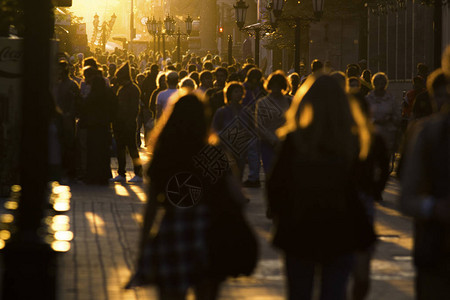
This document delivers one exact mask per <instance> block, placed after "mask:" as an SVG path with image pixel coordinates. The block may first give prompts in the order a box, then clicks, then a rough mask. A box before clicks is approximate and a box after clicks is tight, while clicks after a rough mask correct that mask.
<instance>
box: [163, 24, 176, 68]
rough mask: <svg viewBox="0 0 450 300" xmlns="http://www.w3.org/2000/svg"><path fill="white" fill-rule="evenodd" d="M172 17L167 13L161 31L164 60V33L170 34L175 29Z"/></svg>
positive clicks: (164, 56) (164, 57)
mask: <svg viewBox="0 0 450 300" xmlns="http://www.w3.org/2000/svg"><path fill="white" fill-rule="evenodd" d="M174 27H175V24H174V19H173V18H171V17H170V16H169V15H167V16H166V18H165V19H164V28H165V30H163V31H162V33H161V35H162V47H163V59H164V60H166V35H172V34H173V32H174V31H175V29H174Z"/></svg>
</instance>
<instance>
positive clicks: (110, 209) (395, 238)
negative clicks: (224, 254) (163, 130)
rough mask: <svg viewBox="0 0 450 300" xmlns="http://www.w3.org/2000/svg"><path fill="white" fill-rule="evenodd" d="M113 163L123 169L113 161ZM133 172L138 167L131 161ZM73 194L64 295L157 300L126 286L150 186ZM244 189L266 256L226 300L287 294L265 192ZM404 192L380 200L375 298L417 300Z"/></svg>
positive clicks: (392, 186) (393, 189)
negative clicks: (399, 203) (400, 204)
mask: <svg viewBox="0 0 450 300" xmlns="http://www.w3.org/2000/svg"><path fill="white" fill-rule="evenodd" d="M141 155H144V154H143V152H142V153H141ZM112 166H113V168H115V167H116V164H115V162H114V160H113V163H112ZM128 169H129V170H131V169H132V168H131V166H130V165H129V166H128ZM129 173H130V172H129ZM131 175H132V174H128V176H131ZM71 191H72V200H71V210H70V212H69V213H68V215H69V216H70V219H71V230H72V231H73V233H74V239H73V241H72V243H71V249H70V251H69V252H67V253H65V254H63V255H61V257H60V260H59V276H58V278H59V283H58V286H59V290H58V294H59V299H64V300H88V299H95V300H102V299H105V300H116V299H117V300H118V299H120V300H131V299H133V300H134V299H156V294H155V291H154V289H152V288H139V289H134V290H125V289H124V288H123V287H124V285H125V284H126V282H127V280H128V279H129V277H130V275H131V273H132V270H134V267H135V266H134V264H135V258H136V255H137V249H136V246H137V241H138V234H139V223H140V222H141V221H142V214H141V213H142V210H143V207H144V203H145V185H144V184H137V185H136V184H135V185H131V184H119V183H116V184H110V185H109V186H88V185H82V184H73V185H71ZM245 192H246V193H247V195H248V197H249V198H250V199H251V201H250V203H249V204H248V207H247V210H246V212H247V215H248V217H249V220H250V222H251V224H252V225H253V227H254V229H255V232H256V233H257V234H258V237H259V241H260V245H261V258H260V261H259V264H258V267H257V270H256V272H255V274H254V275H253V276H252V277H246V278H238V279H231V280H228V281H227V282H226V283H225V285H224V286H223V288H222V291H221V296H220V299H221V300H224V299H239V300H240V299H242V300H250V299H251V300H266V299H267V300H269V299H270V300H279V299H284V298H285V297H284V291H285V289H284V276H283V270H282V263H281V260H280V258H281V257H280V255H279V254H278V253H277V252H276V251H275V250H274V249H273V248H272V247H271V246H270V244H269V240H270V227H271V223H270V221H269V220H267V219H266V217H265V204H264V198H263V189H262V188H260V189H246V190H245ZM398 194H399V186H398V183H397V182H396V180H395V179H393V178H392V179H391V180H390V181H389V184H388V186H387V187H386V190H385V193H384V199H385V201H384V203H383V204H382V205H377V216H376V228H377V233H378V234H379V235H380V240H379V242H378V244H377V247H376V251H375V254H374V259H373V261H372V274H371V279H372V289H371V292H370V295H369V297H368V299H369V300H374V299H387V300H389V299H395V300H410V299H413V277H414V270H413V268H412V266H411V256H410V255H411V246H412V240H411V221H410V219H409V218H407V217H404V216H402V215H401V214H400V213H399V212H398V210H397V209H396V198H397V196H398ZM342 234H345V233H344V232H343V233H342ZM190 299H193V297H192V295H191V297H190Z"/></svg>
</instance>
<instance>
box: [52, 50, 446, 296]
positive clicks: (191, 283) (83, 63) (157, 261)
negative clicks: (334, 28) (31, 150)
mask: <svg viewBox="0 0 450 300" xmlns="http://www.w3.org/2000/svg"><path fill="white" fill-rule="evenodd" d="M443 57H444V58H443V68H442V69H438V70H435V71H434V72H432V73H431V74H430V75H428V69H427V67H426V66H425V65H424V64H419V65H418V72H417V76H416V77H415V78H414V79H413V87H412V89H411V91H408V92H407V93H405V97H404V99H403V102H402V103H400V101H399V100H400V99H395V98H394V96H393V94H392V93H390V92H389V90H388V83H389V79H388V77H387V75H386V74H385V73H382V72H378V73H376V74H374V75H372V74H371V71H370V70H367V69H361V66H360V65H358V64H350V65H348V66H347V68H346V70H345V72H341V71H332V70H330V67H329V66H326V67H324V64H323V63H322V62H321V61H320V60H317V59H316V60H314V61H312V63H311V73H310V74H308V75H306V74H297V73H295V72H292V73H290V74H289V76H287V75H286V74H285V73H284V72H283V71H281V70H276V71H274V72H273V73H271V74H270V75H269V76H267V78H265V76H264V74H263V72H262V70H261V69H259V68H258V66H256V65H255V64H254V63H253V61H252V60H251V59H249V60H247V61H246V62H245V63H243V64H240V63H238V62H236V63H234V64H232V65H229V64H228V63H226V62H222V60H221V58H220V57H219V56H217V55H216V56H213V55H211V54H208V55H206V56H204V57H200V56H196V55H194V54H187V55H186V56H184V57H183V61H182V62H181V63H172V62H171V61H170V59H167V60H163V59H162V58H161V57H157V58H155V59H154V57H153V55H152V54H149V53H142V54H141V55H139V56H138V57H135V56H134V55H131V54H128V53H127V52H126V51H119V50H116V51H115V52H114V53H112V54H108V55H101V53H98V55H97V56H96V57H95V58H94V57H86V58H85V57H84V56H83V55H82V54H78V55H74V56H72V57H65V58H64V59H62V60H60V61H59V63H58V71H59V72H58V82H57V84H56V86H55V93H54V95H55V100H56V104H57V106H58V108H59V111H60V117H59V118H58V119H57V121H55V123H57V124H59V131H60V134H59V137H60V141H61V153H62V155H61V157H62V162H61V166H62V175H60V177H62V179H63V180H64V179H70V180H74V179H78V180H82V181H84V182H85V183H87V184H108V183H109V182H120V183H125V182H127V181H128V182H129V183H140V182H142V181H143V178H144V177H147V178H148V185H149V189H148V202H147V206H146V209H145V213H144V225H143V228H142V233H141V239H140V243H139V249H140V251H139V253H140V254H139V259H138V271H139V272H138V273H137V274H135V276H134V278H133V279H132V280H131V282H130V284H129V286H140V285H144V284H148V283H153V284H155V285H156V286H157V287H158V290H159V296H160V299H185V297H186V293H187V291H188V289H189V288H194V291H195V293H196V297H197V299H216V297H217V295H218V292H219V288H220V284H221V283H222V282H223V281H224V280H225V278H226V277H227V276H236V275H238V274H237V273H236V272H233V273H230V272H228V273H227V271H222V270H217V268H218V267H217V266H216V267H214V268H213V267H212V266H213V265H214V264H211V261H210V260H208V258H210V257H212V256H213V255H214V253H213V252H212V251H213V249H212V248H211V245H210V240H211V236H215V235H217V234H219V232H218V231H214V228H218V227H217V226H211V224H216V222H217V216H218V215H220V209H223V210H226V211H229V210H234V211H235V212H236V213H237V214H239V213H242V211H243V208H244V207H245V204H246V203H247V202H248V201H249V199H247V197H246V196H245V194H244V193H243V192H242V189H241V187H247V188H260V187H261V180H260V173H261V170H260V168H261V165H262V169H263V172H264V173H265V175H266V181H265V186H264V188H265V191H266V198H267V211H266V216H267V217H268V218H269V219H271V220H272V222H273V232H274V235H273V240H272V243H273V245H274V246H275V247H276V248H277V249H278V250H279V251H281V253H283V258H284V263H285V271H286V279H287V298H288V299H311V297H312V287H313V282H314V278H315V277H317V275H315V272H316V271H317V270H318V267H319V268H320V270H321V271H320V282H321V288H320V292H321V299H323V300H326V299H337V300H339V299H347V298H349V299H354V300H356V299H365V298H366V296H367V294H368V291H369V287H370V277H369V275H370V260H371V256H372V254H373V252H374V247H375V240H376V236H375V233H374V213H375V206H374V201H382V197H381V194H382V191H383V190H384V186H385V184H386V182H387V180H388V177H389V174H390V172H391V166H390V164H392V161H391V157H393V155H394V157H395V153H401V154H402V155H401V161H400V163H399V168H398V170H397V171H398V172H397V173H398V176H400V178H401V182H402V185H403V193H402V197H401V208H402V209H403V211H404V212H405V213H407V214H409V215H411V216H413V217H414V218H415V220H416V232H415V234H416V244H415V247H416V248H415V262H416V266H417V270H418V276H417V295H418V299H441V298H442V297H439V296H436V295H450V288H449V287H450V285H448V284H447V283H449V282H450V273H449V272H448V270H450V260H449V257H450V247H449V246H448V245H450V243H448V241H450V229H449V228H450V227H449V226H448V224H449V221H450V213H449V212H450V200H449V193H448V192H449V184H448V183H449V175H450V167H449V166H450V165H449V162H450V157H449V153H450V148H449V145H450V135H449V132H450V122H449V120H450V117H449V113H448V112H449V110H448V108H449V104H450V84H449V82H450V74H449V73H450V72H449V71H450V62H449V60H450V48H449V49H448V50H447V52H446V54H444V56H443ZM141 132H142V133H143V136H144V139H141ZM401 141H404V142H402V143H401ZM402 145H407V146H402ZM140 147H142V148H145V149H146V150H147V151H148V152H149V153H150V155H151V160H150V163H149V166H148V168H146V169H145V170H146V171H145V172H144V171H143V167H142V163H141V161H140V158H139V148H140ZM127 153H128V154H129V156H130V157H131V160H132V162H133V166H134V177H132V178H130V179H128V180H127V176H126V155H127ZM112 156H116V157H117V161H118V170H117V175H116V176H112V172H111V164H110V159H111V157H112ZM246 166H247V168H246ZM247 170H248V172H247ZM144 175H145V176H144ZM174 182H176V185H173V184H174ZM218 199H220V201H218ZM225 202H227V203H228V205H224V203H225ZM218 211H219V213H218ZM228 222H233V220H228ZM243 224H245V222H243ZM215 250H217V249H215ZM217 251H218V250H217ZM244 252H245V251H244ZM238 273H239V272H238ZM242 273H243V274H246V273H249V272H248V270H246V271H244V270H243V271H242ZM250 273H251V272H250ZM247 275H249V274H247ZM350 278H353V280H352V282H353V285H352V287H351V289H350V290H349V291H350V292H349V295H348V288H347V286H348V282H349V279H350ZM430 295H435V296H436V297H434V296H430Z"/></svg>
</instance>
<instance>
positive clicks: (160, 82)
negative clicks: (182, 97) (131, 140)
mask: <svg viewBox="0 0 450 300" xmlns="http://www.w3.org/2000/svg"><path fill="white" fill-rule="evenodd" d="M156 83H157V85H156V86H157V88H156V90H154V91H153V92H152V95H151V96H150V101H149V106H148V107H149V110H150V112H151V114H152V118H153V123H154V122H156V98H157V97H158V95H159V93H160V92H162V91H164V90H166V89H167V83H166V73H163V72H160V73H159V74H158V77H157V78H156ZM146 142H148V140H146Z"/></svg>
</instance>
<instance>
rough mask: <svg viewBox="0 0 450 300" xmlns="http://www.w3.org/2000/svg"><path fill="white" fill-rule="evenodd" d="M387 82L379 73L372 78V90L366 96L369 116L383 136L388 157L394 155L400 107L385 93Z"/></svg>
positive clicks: (392, 97) (389, 94)
mask: <svg viewBox="0 0 450 300" xmlns="http://www.w3.org/2000/svg"><path fill="white" fill-rule="evenodd" d="M388 83H389V80H388V78H387V76H386V74H384V73H382V72H379V73H376V74H375V75H373V76H372V85H373V87H374V90H373V91H372V92H370V93H369V94H368V95H367V96H366V99H367V102H368V103H369V106H370V115H371V118H372V121H373V123H374V125H375V129H376V130H377V131H378V132H379V133H380V134H381V135H382V136H383V138H384V141H385V143H386V147H387V149H388V154H389V156H391V155H393V154H394V153H395V151H396V150H397V149H396V146H397V145H396V142H397V140H396V139H397V132H398V128H399V124H400V107H399V105H398V104H397V102H396V101H395V98H394V96H393V95H392V94H391V93H389V92H388V91H387V87H388Z"/></svg>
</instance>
